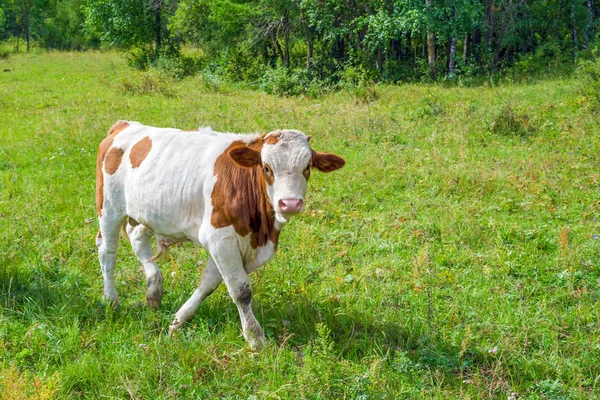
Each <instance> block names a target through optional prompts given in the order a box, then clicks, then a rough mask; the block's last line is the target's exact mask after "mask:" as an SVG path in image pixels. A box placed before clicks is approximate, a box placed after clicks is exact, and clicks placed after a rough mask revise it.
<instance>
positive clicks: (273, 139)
mask: <svg viewBox="0 0 600 400" xmlns="http://www.w3.org/2000/svg"><path fill="white" fill-rule="evenodd" d="M279 136H280V133H270V134H268V135H267V136H265V138H264V142H265V143H266V144H277V143H279Z"/></svg>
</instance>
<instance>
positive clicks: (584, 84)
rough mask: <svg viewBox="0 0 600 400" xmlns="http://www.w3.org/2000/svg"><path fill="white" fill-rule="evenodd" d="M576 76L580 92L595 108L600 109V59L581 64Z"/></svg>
mask: <svg viewBox="0 0 600 400" xmlns="http://www.w3.org/2000/svg"><path fill="white" fill-rule="evenodd" d="M576 76H577V78H578V79H577V81H578V82H579V92H580V93H581V94H582V95H583V97H584V98H585V99H587V101H588V102H589V103H590V105H591V106H592V107H593V108H596V109H597V108H600V59H598V58H595V59H593V60H585V61H582V62H580V63H579V66H578V68H577V73H576Z"/></svg>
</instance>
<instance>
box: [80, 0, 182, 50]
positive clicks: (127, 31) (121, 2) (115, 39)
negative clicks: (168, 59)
mask: <svg viewBox="0 0 600 400" xmlns="http://www.w3.org/2000/svg"><path fill="white" fill-rule="evenodd" d="M172 10H173V6H172V1H169V0H88V1H87V5H86V7H85V8H84V14H85V29H86V31H87V33H88V35H89V36H92V37H93V36H97V37H98V38H99V39H100V41H101V42H102V43H104V44H106V45H109V46H110V45H116V46H119V47H123V48H129V47H132V46H144V45H150V46H152V45H154V50H153V53H154V54H157V52H158V50H159V49H160V47H161V45H162V44H163V41H164V39H165V38H164V32H165V31H166V28H165V27H166V25H167V24H168V19H169V17H170V16H171V15H172ZM165 14H167V15H165Z"/></svg>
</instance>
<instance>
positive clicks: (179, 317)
mask: <svg viewBox="0 0 600 400" xmlns="http://www.w3.org/2000/svg"><path fill="white" fill-rule="evenodd" d="M222 281H223V278H222V277H221V273H220V272H219V269H218V268H217V265H216V264H215V261H214V260H213V259H212V257H209V258H208V262H207V263H206V268H205V269H204V274H203V275H202V280H201V281H200V285H198V288H197V289H196V290H195V291H194V293H192V297H190V298H189V300H188V301H186V302H185V304H184V305H183V306H181V308H180V309H179V311H177V313H176V314H175V319H174V320H173V322H171V325H170V326H169V335H171V334H173V332H174V331H175V330H177V329H178V328H179V327H180V326H181V325H183V324H184V323H185V321H188V320H189V319H191V318H192V317H193V316H194V314H195V313H196V310H198V307H200V304H201V303H202V301H204V299H206V298H207V297H208V296H210V295H211V293H212V292H214V291H215V290H216V289H217V287H219V285H220V284H221V282H222Z"/></svg>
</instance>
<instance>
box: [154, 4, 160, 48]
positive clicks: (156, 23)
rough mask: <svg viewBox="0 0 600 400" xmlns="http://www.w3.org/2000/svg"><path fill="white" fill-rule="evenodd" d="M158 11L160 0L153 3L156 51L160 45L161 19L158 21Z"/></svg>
mask: <svg viewBox="0 0 600 400" xmlns="http://www.w3.org/2000/svg"><path fill="white" fill-rule="evenodd" d="M160 11H161V0H156V2H155V3H154V29H155V31H156V53H157V55H158V52H159V50H160V45H161V34H160V33H161V32H160V31H161V29H160V25H161V21H160Z"/></svg>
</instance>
